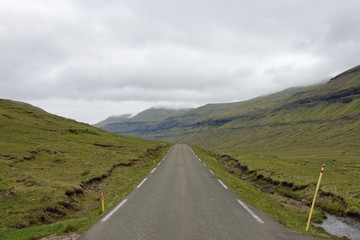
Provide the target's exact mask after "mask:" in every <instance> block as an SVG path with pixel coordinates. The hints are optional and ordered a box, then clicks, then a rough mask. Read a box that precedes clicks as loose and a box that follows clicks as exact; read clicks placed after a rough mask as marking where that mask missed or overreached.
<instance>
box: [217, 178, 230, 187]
mask: <svg viewBox="0 0 360 240" xmlns="http://www.w3.org/2000/svg"><path fill="white" fill-rule="evenodd" d="M218 181H219V183H220V184H221V185H222V186H223V187H224V188H225V189H228V187H227V186H226V185H225V184H224V183H223V182H222V181H221V180H220V179H218Z"/></svg>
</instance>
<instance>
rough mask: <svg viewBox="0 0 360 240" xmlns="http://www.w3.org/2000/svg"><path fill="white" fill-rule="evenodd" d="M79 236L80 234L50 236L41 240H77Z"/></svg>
mask: <svg viewBox="0 0 360 240" xmlns="http://www.w3.org/2000/svg"><path fill="white" fill-rule="evenodd" d="M79 236H80V235H79V234H78V233H68V234H65V235H62V236H56V235H50V236H47V237H44V238H41V239H40V240H76V239H77V238H78V237H79Z"/></svg>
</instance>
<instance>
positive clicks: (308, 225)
mask: <svg viewBox="0 0 360 240" xmlns="http://www.w3.org/2000/svg"><path fill="white" fill-rule="evenodd" d="M324 169H325V164H323V165H322V168H321V172H320V177H319V181H318V183H317V186H316V190H315V195H314V199H313V202H312V205H311V209H310V214H309V219H308V222H307V225H306V232H307V231H308V230H309V227H310V221H311V216H312V214H313V211H314V206H315V201H316V196H317V194H318V191H319V187H320V182H321V178H322V175H323V173H324Z"/></svg>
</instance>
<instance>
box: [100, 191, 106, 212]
mask: <svg viewBox="0 0 360 240" xmlns="http://www.w3.org/2000/svg"><path fill="white" fill-rule="evenodd" d="M101 205H102V211H103V212H104V211H105V206H104V193H103V192H101Z"/></svg>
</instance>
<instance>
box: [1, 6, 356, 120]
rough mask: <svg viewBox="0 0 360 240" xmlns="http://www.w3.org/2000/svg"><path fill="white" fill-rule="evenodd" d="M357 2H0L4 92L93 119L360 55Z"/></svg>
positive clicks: (270, 81) (200, 101)
mask: <svg viewBox="0 0 360 240" xmlns="http://www.w3.org/2000/svg"><path fill="white" fill-rule="evenodd" d="M359 9H360V1H358V0H354V1H352V0H331V1H329V0H327V1H321V0H315V1H314V0H311V1H310V0H292V1H289V0H271V1H264V0H251V1H244V0H225V1H218V0H196V1H194V0H191V1H190V0H173V1H169V0H151V1H149V0H129V1H128V0H117V1H115V0H107V1H101V0H61V1H55V0H31V1H28V0H1V1H0V98H3V99H12V100H16V101H23V102H27V103H30V104H32V105H35V106H38V107H40V108H42V109H44V110H46V111H48V112H50V113H54V114H57V115H60V116H64V117H68V118H71V119H76V120H77V121H81V122H85V123H90V124H94V123H97V122H99V121H101V120H104V119H105V118H107V117H108V116H110V115H121V114H126V113H132V114H136V113H138V112H140V111H142V110H145V109H147V108H150V107H168V108H188V107H199V106H201V105H204V104H207V103H224V102H235V101H244V100H247V99H251V98H254V97H257V96H260V95H266V94H270V93H274V92H277V91H281V90H283V89H286V88H289V87H295V86H304V85H311V84H315V83H318V82H323V81H326V80H328V79H330V78H331V77H334V76H335V75H337V74H339V73H341V72H343V71H345V70H347V69H349V68H352V67H354V66H357V65H359V64H360V47H359V43H360V14H359V11H358V10H359Z"/></svg>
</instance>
